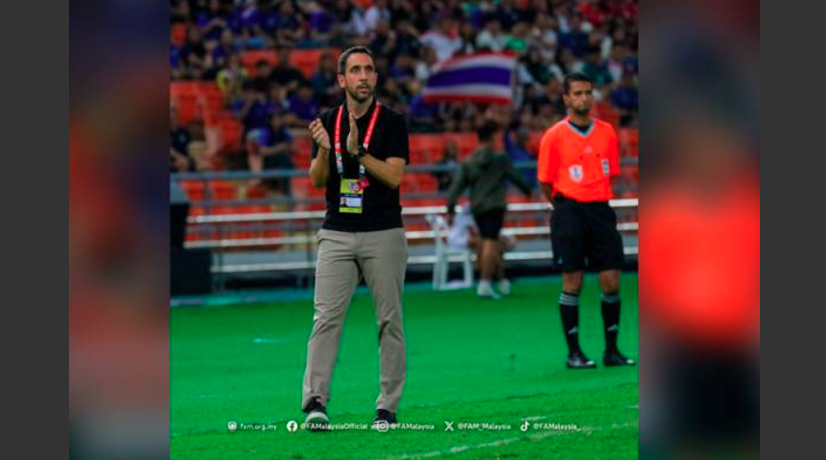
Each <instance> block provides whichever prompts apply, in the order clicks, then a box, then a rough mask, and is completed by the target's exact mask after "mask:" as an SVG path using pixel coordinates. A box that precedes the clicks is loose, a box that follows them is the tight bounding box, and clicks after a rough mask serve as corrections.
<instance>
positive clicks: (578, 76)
mask: <svg viewBox="0 0 826 460" xmlns="http://www.w3.org/2000/svg"><path fill="white" fill-rule="evenodd" d="M575 81H581V82H585V83H590V84H591V88H593V87H594V81H593V80H591V77H589V76H588V75H585V74H584V73H582V72H571V73H569V74H568V75H566V76H565V80H564V81H563V82H562V91H563V92H564V93H565V94H568V93H569V92H571V83H573V82H575Z"/></svg>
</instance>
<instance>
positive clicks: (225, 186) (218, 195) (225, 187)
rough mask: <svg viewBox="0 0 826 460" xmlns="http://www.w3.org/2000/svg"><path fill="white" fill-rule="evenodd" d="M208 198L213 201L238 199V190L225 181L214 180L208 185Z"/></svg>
mask: <svg viewBox="0 0 826 460" xmlns="http://www.w3.org/2000/svg"><path fill="white" fill-rule="evenodd" d="M209 193H210V198H211V199H213V200H235V199H237V198H238V188H237V187H236V186H235V185H234V184H232V183H230V182H226V181H222V180H214V181H211V182H210V183H209Z"/></svg>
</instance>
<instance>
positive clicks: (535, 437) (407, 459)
mask: <svg viewBox="0 0 826 460" xmlns="http://www.w3.org/2000/svg"><path fill="white" fill-rule="evenodd" d="M532 418H539V419H541V418H547V417H532ZM525 420H527V419H525ZM636 426H637V424H636V423H624V424H616V423H614V424H611V425H605V426H598V427H590V426H585V427H581V428H576V429H573V430H553V431H543V432H541V433H535V434H531V435H528V436H525V437H522V438H505V439H498V440H496V441H491V442H485V443H482V444H476V445H472V446H454V447H451V448H450V449H446V450H434V451H431V452H423V453H419V454H404V455H400V456H395V457H382V458H383V459H392V460H413V459H421V458H433V457H439V456H442V455H453V454H458V453H460V452H465V451H467V450H473V449H485V448H488V447H501V446H506V445H508V444H512V443H514V442H517V441H539V440H542V439H545V438H549V437H551V436H562V435H565V434H568V433H593V432H595V431H602V430H606V429H617V428H629V427H636Z"/></svg>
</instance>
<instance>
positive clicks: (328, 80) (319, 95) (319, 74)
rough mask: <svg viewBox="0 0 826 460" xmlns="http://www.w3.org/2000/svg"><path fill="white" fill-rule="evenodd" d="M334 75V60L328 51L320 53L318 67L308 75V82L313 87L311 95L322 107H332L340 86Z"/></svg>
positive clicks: (335, 73) (335, 72) (335, 71)
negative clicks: (311, 74)
mask: <svg viewBox="0 0 826 460" xmlns="http://www.w3.org/2000/svg"><path fill="white" fill-rule="evenodd" d="M336 75H338V72H337V70H336V61H335V60H334V59H333V55H332V54H330V53H324V54H322V55H321V59H320V61H319V63H318V69H317V70H316V71H315V72H314V73H313V76H312V77H310V84H311V85H312V87H313V95H314V96H315V98H316V100H318V103H319V104H320V105H321V106H322V107H332V106H333V102H335V100H336V98H337V97H338V95H339V93H340V92H341V88H339V87H338V84H337V79H336Z"/></svg>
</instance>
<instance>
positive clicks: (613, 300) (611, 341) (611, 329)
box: [602, 294, 620, 351]
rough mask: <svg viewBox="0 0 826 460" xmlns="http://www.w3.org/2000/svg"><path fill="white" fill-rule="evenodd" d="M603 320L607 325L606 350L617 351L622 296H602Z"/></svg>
mask: <svg viewBox="0 0 826 460" xmlns="http://www.w3.org/2000/svg"><path fill="white" fill-rule="evenodd" d="M602 322H603V324H604V325H605V351H617V336H618V335H619V322H620V296H619V294H611V295H605V294H603V296H602Z"/></svg>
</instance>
